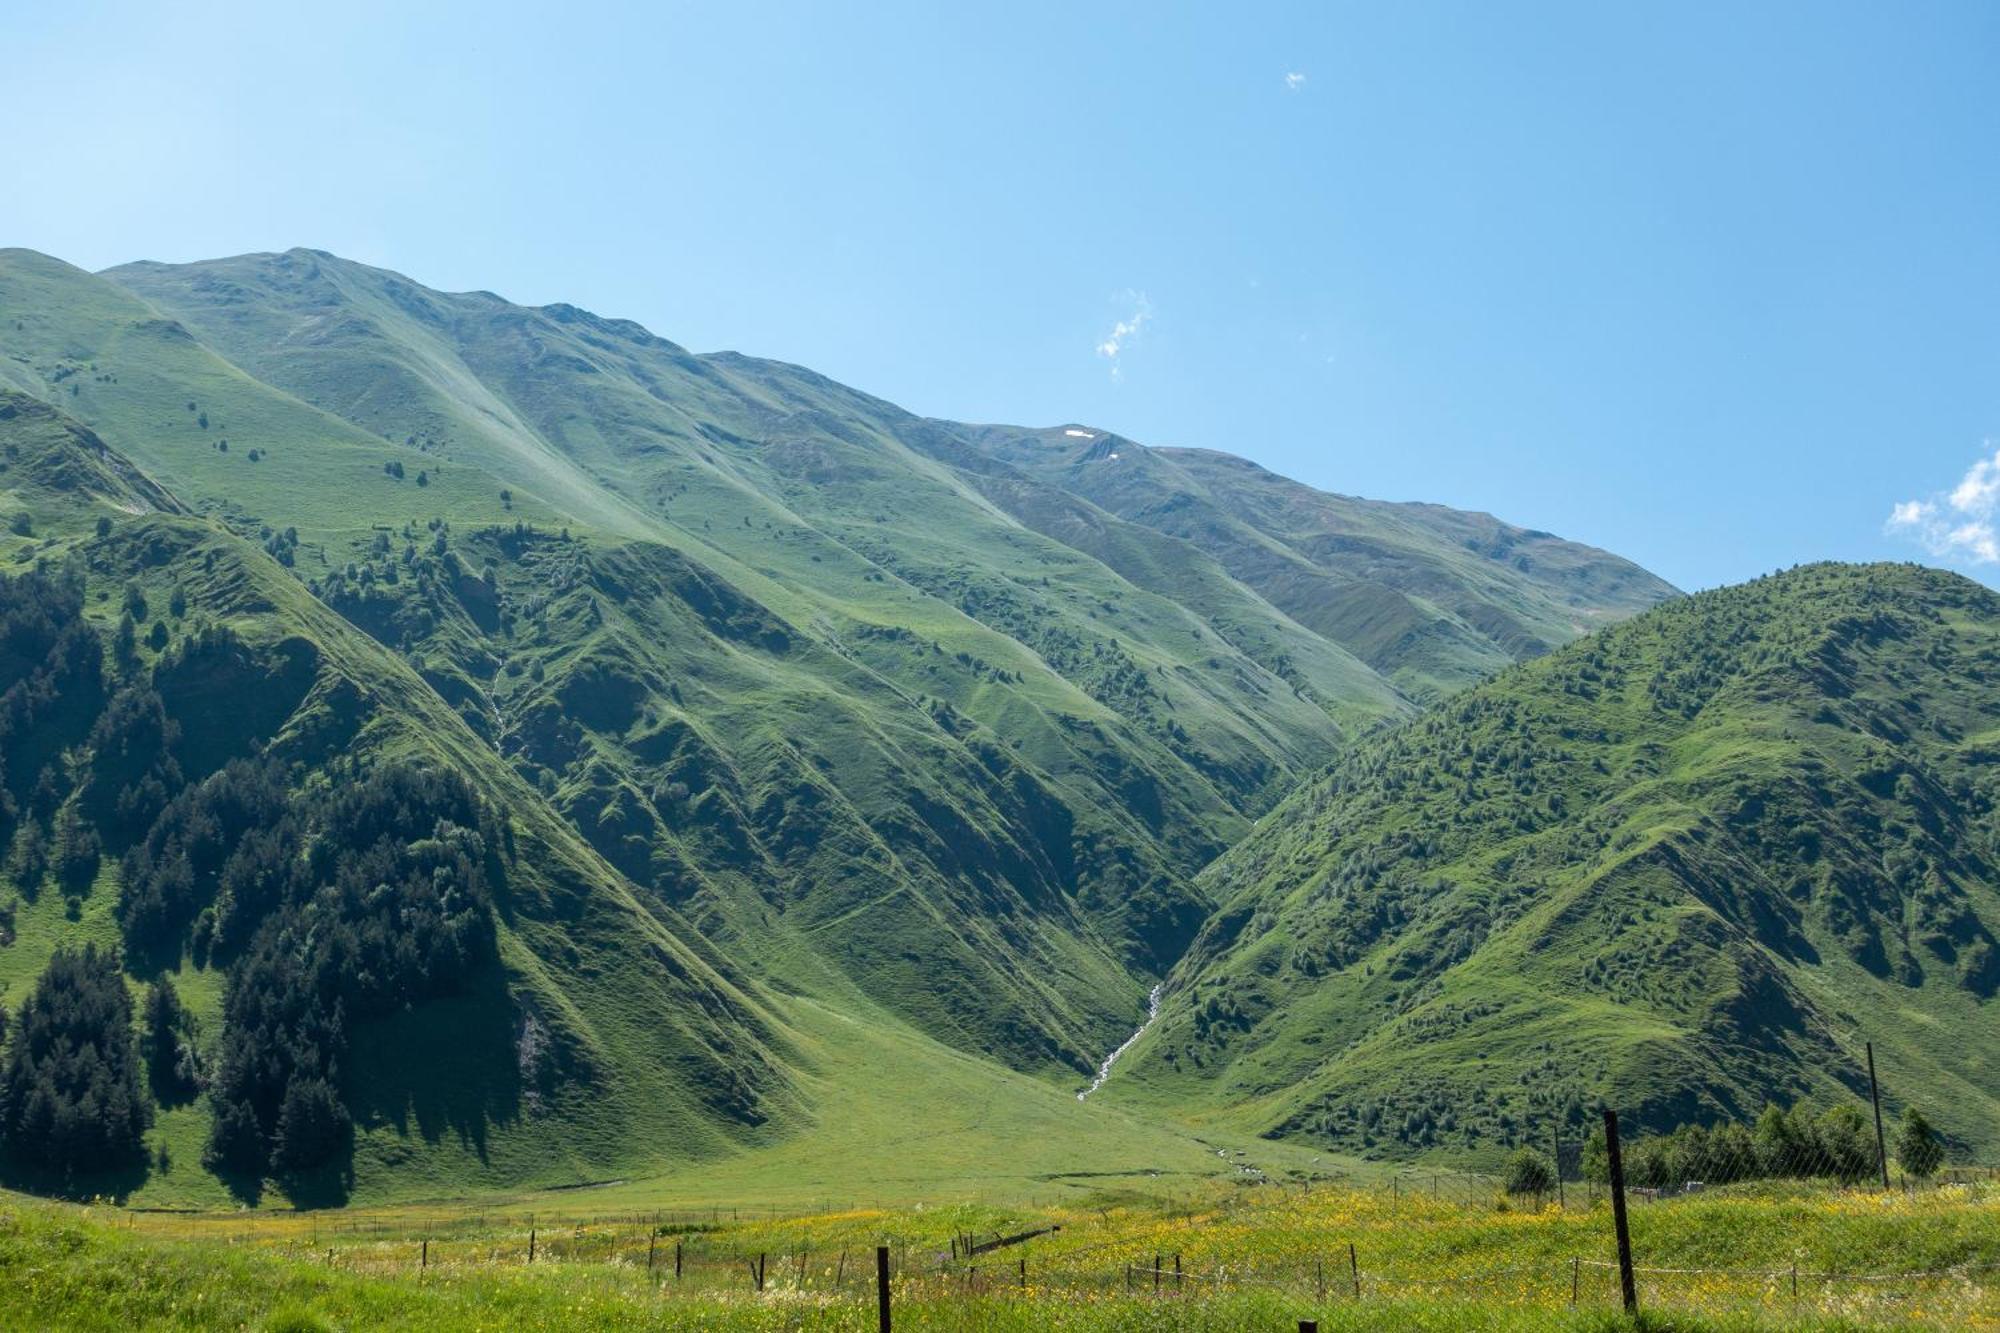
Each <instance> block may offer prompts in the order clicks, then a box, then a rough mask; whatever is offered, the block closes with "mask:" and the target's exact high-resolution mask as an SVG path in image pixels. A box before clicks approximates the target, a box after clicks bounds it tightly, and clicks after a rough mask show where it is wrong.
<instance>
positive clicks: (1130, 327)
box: [1097, 292, 1153, 379]
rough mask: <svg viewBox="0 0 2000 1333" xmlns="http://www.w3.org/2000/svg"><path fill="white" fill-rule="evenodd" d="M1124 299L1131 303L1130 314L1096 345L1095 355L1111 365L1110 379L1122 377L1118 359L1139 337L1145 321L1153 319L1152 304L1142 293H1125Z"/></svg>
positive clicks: (1113, 326) (1114, 325)
mask: <svg viewBox="0 0 2000 1333" xmlns="http://www.w3.org/2000/svg"><path fill="white" fill-rule="evenodd" d="M1125 299H1126V300H1127V301H1128V302H1130V303H1131V306H1132V313H1131V314H1130V315H1128V316H1127V317H1126V318H1124V319H1121V320H1119V321H1118V322H1117V323H1115V324H1113V325H1112V326H1111V332H1110V333H1108V334H1106V335H1105V336H1104V339H1103V340H1102V341H1101V342H1099V343H1098V344H1097V354H1098V355H1099V356H1101V357H1103V358H1104V359H1105V360H1107V361H1109V362H1110V363H1111V378H1112V379H1120V378H1122V377H1123V372H1122V371H1121V370H1120V368H1119V364H1118V357H1119V355H1120V354H1121V353H1123V352H1124V350H1125V349H1126V348H1127V347H1129V346H1131V344H1132V340H1133V339H1134V338H1137V337H1138V336H1139V330H1141V329H1143V328H1144V327H1145V326H1146V321H1147V320H1149V319H1151V318H1152V317H1153V303H1152V302H1151V301H1148V300H1147V299H1146V294H1145V293H1144V292H1127V293H1125Z"/></svg>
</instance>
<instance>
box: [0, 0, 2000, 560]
mask: <svg viewBox="0 0 2000 1333" xmlns="http://www.w3.org/2000/svg"><path fill="white" fill-rule="evenodd" d="M279 9H282V10H284V11H285V12H282V13H279V12H275V11H277V10H279ZM418 10H421V11H422V12H421V13H417V12H413V11H418ZM4 30H5V37H6V41H5V47H6V57H5V64H6V75H5V77H4V79H0V125H4V126H5V127H6V130H5V133H6V138H7V141H8V144H9V148H10V152H9V158H10V163H9V178H10V179H9V186H8V188H7V189H6V190H5V191H4V192H0V244H20V245H28V246H32V247H34V248H37V249H41V250H46V251H49V252H51V253H53V254H57V255H60V256H62V257H63V258H66V259H69V260H71V261H72V262H75V263H79V264H82V265H85V266H87V267H91V268H98V267H103V266H107V265H110V264H113V263H117V262H121V261H124V260H128V259H137V258H150V259H162V260H186V259H195V258H202V257H207V256H213V255H220V254H230V253H236V252H241V251H246V250H268V249H282V248H285V247H287V246H291V245H310V246H314V247H318V248H323V249H328V250H332V251H335V252H337V253H340V254H344V255H348V256H350V257H353V258H356V259H361V260H366V261H368V262H371V263H377V264H382V265H385V266H388V267H391V268H395V269H398V270H401V271H403V272H405V273H408V274H409V275H411V276H412V277H414V278H417V279H418V280H420V281H423V282H426V283H429V284H431V285H433V286H439V287H446V288H452V289H463V288H487V289H491V290H494V291H497V292H499V293H501V294H502V295H504V296H507V297H509V298H512V299H515V300H519V301H526V302H532V303H542V302H548V301H557V300H565V301H571V302H574V303H576V304H578V305H583V306H587V307H589V308H591V309H594V310H598V311H600V312H602V313H605V314H609V315H619V316H625V317H629V318H634V319H638V320H640V321H641V322H643V323H645V324H647V325H648V326H649V327H651V328H653V329H654V330H655V331H657V332H659V333H661V334H662V335H664V336H666V337H670V338H673V339H675V340H676V341H679V342H682V343H685V344H688V345H689V346H692V347H694V348H697V349H701V350H708V349H714V348H722V347H731V348H737V349H740V350H743V351H747V352H753V353H758V354H762V355H767V356H776V357H782V358H786V359H789V360H795V361H799V362H803V363H805V364H807V365H810V366H812V367H814V368H816V369H818V370H821V371H824V372H826V373H828V374H830V375H833V376H835V377H836V378H839V379H842V380H845V381H847V382H849V383H852V384H854V385H856V386H858V387H861V388H864V389H867V390H870V391H872V392H875V393H878V394H881V395H883V396H885V397H888V398H891V399H894V400H896V401H898V402H901V403H903V404H904V405H906V406H908V407H910V408H912V409H915V410H918V411H922V412H927V413H933V414H936V415H941V416H953V417H959V418H964V419H971V420H1007V421H1017V422H1028V423H1036V424H1041V423H1053V422H1060V421H1070V420H1077V421H1083V422H1087V423H1090V424H1094V425H1099V426H1104V427H1108V428H1111V429H1114V430H1118V431H1121V432H1123V433H1125V434H1128V435H1130V436H1133V437H1135V438H1137V439H1139V440H1141V441H1144V442H1146V443H1149V444H1185V445H1200V446H1208V447H1214V448H1220V449H1228V450H1231V451H1234V452H1237V453H1242V454H1245V455H1248V456H1249V457H1252V458H1254V459H1256V460H1258V461H1259V462H1262V463H1264V464H1266V465H1267V466H1270V467H1272V468H1275V469H1277V470H1279V471H1282V472H1286V473H1289V474H1291V475H1294V476H1297V477H1299V478H1301V479H1303V480H1306V481H1310V482H1312V483H1313V484H1315V485H1319V486H1323V487H1326V488H1328V489H1331V490H1338V491H1343V492H1348V493H1353V494H1362V495H1371V496H1380V497H1383V498H1390V499H1425V500H1436V501H1442V502H1445V503H1449V504H1454V505H1462V506H1468V507H1473V508H1480V509H1487V510H1491V511H1492V512H1494V513H1497V514H1500V515H1501V516H1503V517H1506V518H1509V519H1512V520H1514V521H1517V522H1521V523H1525V524H1528V525H1530V526H1533V527H1538V528H1545V529H1548V530H1551V531H1555V532H1559V533H1562V534H1563V535H1565V536H1572V537H1576V538H1579V539H1582V540H1586V541H1590V542H1594V543H1597V544H1600V545H1603V546H1607V547H1609V548H1611V549H1614V550H1616V551H1619V552H1621V553H1623V554H1626V555H1629V556H1631V557H1633V558H1635V559H1637V560H1639V561H1641V562H1642V563H1644V564H1646V565H1648V566H1649V567H1651V568H1653V569H1655V570H1657V571H1658V572H1660V573H1661V574H1663V575H1664V576H1666V577H1667V578H1669V579H1672V580H1673V581H1675V582H1677V583H1679V584H1681V585H1682V586H1684V587H1700V586H1707V585H1710V584H1714V583H1720V582H1727V581H1732V580H1736V579H1740V578H1745V577H1749V576H1752V575H1755V574H1757V573H1760V572H1764V571H1766V570H1769V569H1771V568H1775V567H1779V566H1784V565H1789V564H1792V563H1795V562H1798V561H1804V560H1811V559H1818V558H1823V557H1838V558H1850V559H1866V558H1884V557H1888V558H1906V557H1915V558H1923V559H1928V560H1932V561H1934V562H1938V563H1946V564H1951V565H1954V566H1956V567H1959V568H1963V569H1966V570H1968V571H1970V572H1974V573H1977V574H1980V575H1981V576H1983V577H1987V578H1989V579H1992V578H1993V576H1994V574H1995V573H1996V571H2000V546H1996V541H1995V516H1996V512H2000V467H1996V466H1995V465H1994V464H1993V461H1992V460H1993V459H1994V458H1995V450H1996V443H2000V326H1996V321H1995V315H1996V308H1995V307H1996V301H1995V297H1996V294H2000V96H1996V92H1995V84H1994V81H1993V77H1992V75H1993V71H1994V70H1995V69H1996V68H2000V6H1994V5H1992V4H1988V3H1983V2H1975V0H1966V3H1960V4H1936V3H1924V2H1923V0H1913V2H1912V3H1898V4H1893V5H1881V4H1877V5H1869V6H1848V5H1841V4H1834V3H1812V4H1801V5H1789V4H1782V3H1758V4H1754V5H1744V4H1740V3H1739V4H1726V5H1703V4H1695V3H1675V4H1670V5H1667V4H1661V5H1644V6H1641V5H1623V4H1620V5H1606V4H1602V3H1591V4H1575V5H1567V4H1558V3H1531V4H1521V5H1505V6H1502V5H1492V4H1485V3H1468V4H1463V5H1430V4H1414V3H1413V4H1395V5H1369V6H1339V5H1332V4H1309V5H1300V6H1294V7H1285V6H1247V5H1237V6H1228V7H1224V6H1214V5H1209V6H1200V7H1195V6H1189V7H1185V8H1179V7H1165V6H1157V5H1131V6H1115V5H1114V6H1096V5H1078V4H1058V5H1049V6H1040V5H1034V4H1008V5H1005V6H993V7H990V8H985V9H974V8H972V7H971V6H966V5H922V6H908V7H905V6H867V7H863V6H859V5H846V4H840V5H835V4H823V5H811V6H808V5H803V4H802V5H782V6H765V5H753V4H728V5H722V4H707V5H702V6H699V7H692V6H681V5H670V4H662V5H631V6H618V5H595V4H590V3H566V4H562V5H554V6H550V5H544V4H535V5H515V4H510V3H505V2H504V0H492V2H489V3H485V4H480V5H476V6H475V5H434V6H430V5H408V4H397V5H374V4H368V3H350V4H341V5H337V6H332V5H329V6H307V5H298V6H283V7H277V6H263V5H257V6H251V5H240V6H239V5H222V4H203V3H199V2H195V3H186V4H180V5H175V6H160V5H117V4H108V5H107V4H90V3H84V2H82V0H78V2H77V3H71V4H65V5H41V6H33V7H15V8H14V9H13V10H12V12H10V13H9V14H8V16H7V17H6V19H5V21H4ZM1121 326H1123V331H1122V332H1121V331H1120V329H1121ZM1898 506H1902V508H1900V509H1898V508H1897V507H1898ZM1896 515H1900V521H1892V518H1893V517H1894V516H1896Z"/></svg>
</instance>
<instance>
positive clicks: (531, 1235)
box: [528, 1226, 535, 1263]
mask: <svg viewBox="0 0 2000 1333" xmlns="http://www.w3.org/2000/svg"><path fill="white" fill-rule="evenodd" d="M528 1262H529V1263H533V1262H535V1228H534V1227H533V1226H530V1227H529V1228H528Z"/></svg>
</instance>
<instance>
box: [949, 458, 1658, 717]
mask: <svg viewBox="0 0 2000 1333" xmlns="http://www.w3.org/2000/svg"><path fill="white" fill-rule="evenodd" d="M961 429H963V430H964V431H966V433H967V434H968V437H969V438H970V439H972V440H973V442H974V443H975V444H976V445H977V446H978V447H979V448H980V449H982V450H984V451H985V452H987V453H988V454H990V455H992V456H993V457H994V458H997V459H1000V460H1003V461H1005V462H1007V463H1009V464H1011V465H1013V466H1016V467H1018V468H1020V469H1021V470H1023V471H1024V472H1027V473H1028V474H1030V475H1032V476H1034V477H1036V478H1038V479H1041V480H1044V481H1046V482H1048V483H1049V484H1051V485H1054V486H1057V487H1060V488H1062V489H1063V490H1065V491H1067V492H1069V493H1071V494H1074V495H1077V496H1079V497H1081V498H1083V499H1086V500H1089V501H1090V502H1091V503H1092V504H1094V505H1097V506H1099V507H1101V508H1102V509H1104V510H1106V511H1108V512H1110V513H1113V514H1116V515H1118V516H1119V517H1120V518H1123V519H1126V520H1128V521H1130V522H1132V523H1136V524H1140V525H1142V526H1145V527H1148V528H1151V529H1153V530H1155V531H1158V532H1162V533H1167V534H1171V535H1173V536H1175V537H1178V538H1180V539H1182V540H1183V541H1185V542H1187V543H1189V544H1192V545H1193V546H1195V547H1197V548H1199V549H1200V550H1201V551H1203V552H1205V553H1206V554H1208V555H1210V556H1211V557H1213V558H1214V559H1215V560H1216V561H1217V562H1218V563H1219V564H1221V565H1222V567H1223V568H1224V569H1226V570H1227V571H1228V572H1229V574H1230V575H1232V576H1233V577H1235V578H1236V579H1238V580H1240V581H1241V582H1242V583H1243V584H1244V585H1245V586H1247V587H1250V588H1253V589H1255V590H1256V591H1257V592H1258V593H1259V594H1260V595H1261V596H1263V597H1264V598H1266V599H1268V600H1269V602H1270V603H1271V605H1273V606H1275V607H1278V608H1279V609H1281V610H1282V611H1284V612H1285V614H1286V615H1288V616H1290V617H1291V618H1293V619H1294V620H1296V621H1297V622H1298V623H1299V624H1301V625H1304V626H1306V627H1308V628H1310V629H1312V630H1313V631H1315V632H1316V633H1318V634H1320V635H1321V636H1323V637H1325V638H1326V639H1329V640H1331V641H1332V642H1334V643H1338V644H1340V645H1341V646H1342V647H1344V648H1346V649H1348V650H1349V651H1350V652H1352V653H1353V654H1354V655H1355V656H1357V657H1359V658H1360V659H1361V660H1362V661H1364V662H1366V663H1368V664H1369V665H1370V666H1372V667H1374V668H1375V669H1376V670H1377V671H1379V672H1381V673H1382V674H1383V675H1384V676H1385V677H1387V678H1388V679H1389V680H1390V681H1392V682H1394V683H1395V685H1396V686H1397V688H1398V689H1400V690H1401V691H1403V692H1404V693H1405V694H1406V695H1408V696H1409V697H1411V698H1413V699H1417V700H1420V701H1429V700H1434V699H1436V698H1439V697H1441V696H1442V695H1444V694H1448V693H1450V692H1451V691H1453V690H1456V689H1459V688H1461V687H1463V686H1465V685H1468V684H1470V683H1472V682H1474V681H1476V680H1480V679H1482V678H1484V677H1486V676H1488V675H1491V674H1492V673H1493V672H1495V671H1497V670H1499V669H1500V668H1501V667H1503V666H1506V665H1507V664H1509V663H1510V662H1513V661H1516V660H1519V659H1521V658H1524V657H1533V656H1536V655H1538V654H1541V653H1545V652H1548V651H1549V650H1550V649H1552V648H1555V647H1559V646H1560V645H1562V644H1565V643H1568V642H1569V641H1570V640H1572V639H1574V638H1576V637H1577V636H1578V635H1581V634H1585V633H1588V632H1589V631H1591V630H1593V629H1597V628H1599V627H1601V626H1603V625H1607V624H1610V623H1612V622H1613V621H1616V620H1619V619H1623V618H1624V617H1626V616H1629V615H1633V614H1635V613H1637V612H1639V611H1643V610H1645V609H1646V608H1648V607H1650V606H1653V605H1655V604H1657V603H1659V602H1661V601H1664V600H1666V599H1667V598H1669V597H1672V596H1673V595H1674V589H1673V588H1671V587H1670V586H1668V585H1667V584H1666V583H1663V582H1662V581H1660V580H1659V579H1657V578H1655V577H1653V576H1652V575H1651V574H1648V573H1647V572H1646V571H1645V570H1643V569H1640V568H1639V567H1638V566H1637V565H1634V564H1632V563H1631V562H1630V561H1626V560H1621V559H1619V558H1618V557H1616V556H1613V555H1608V554H1606V553H1605V552H1603V551H1599V550H1596V549H1595V548H1592V547H1588V546H1582V545H1579V544H1577V543H1576V542H1569V541H1564V540H1562V539H1561V538H1559V537H1554V536H1551V535H1550V534H1548V533H1546V532H1534V531H1530V530H1528V529H1526V528H1518V527H1515V526H1513V525H1511V524H1507V523H1502V522H1501V521H1499V520H1498V519H1496V518H1494V517H1493V516H1492V515H1490V514H1474V513H1467V512H1465V511H1464V510H1458V509H1448V508H1446V507H1444V506H1443V505H1433V504H1389V503H1385V502H1383V501H1380V500H1361V499H1356V498H1354V497H1352V496H1345V495H1329V494H1327V493H1325V492H1323V491H1316V490H1314V489H1313V488H1311V487H1310V486H1305V485H1302V484H1300V483H1299V482H1296V481H1292V480H1290V479H1288V478H1285V477H1281V476H1278V475H1277V474H1276V473H1274V472H1270V471H1267V470H1266V469H1264V468H1261V467H1259V466H1257V465H1256V464H1255V463H1252V462H1250V461H1249V460H1248V459H1243V458H1237V457H1235V456H1233V455H1230V454H1225V453H1217V452H1214V451H1212V450H1207V449H1148V448H1145V447H1144V446H1142V445H1138V444H1134V443H1133V442H1132V441H1130V440H1126V439H1122V438H1120V437H1118V436H1115V435H1109V434H1106V433H1104V432H1101V431H1093V430H1086V429H1083V428H1081V427H1077V426H1066V427H1058V428H1053V429H1049V430H1039V431H1024V430H1021V429H1020V428H1018V427H1014V426H984V427H966V428H961Z"/></svg>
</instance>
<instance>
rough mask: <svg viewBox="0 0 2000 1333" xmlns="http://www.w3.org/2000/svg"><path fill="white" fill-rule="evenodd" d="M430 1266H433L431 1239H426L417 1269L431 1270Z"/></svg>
mask: <svg viewBox="0 0 2000 1333" xmlns="http://www.w3.org/2000/svg"><path fill="white" fill-rule="evenodd" d="M430 1266H431V1242H430V1238H429V1237H425V1239H424V1248H423V1252H422V1254H421V1255H420V1256H419V1257H418V1259H417V1267H418V1268H419V1269H424V1268H429V1267H430Z"/></svg>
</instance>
